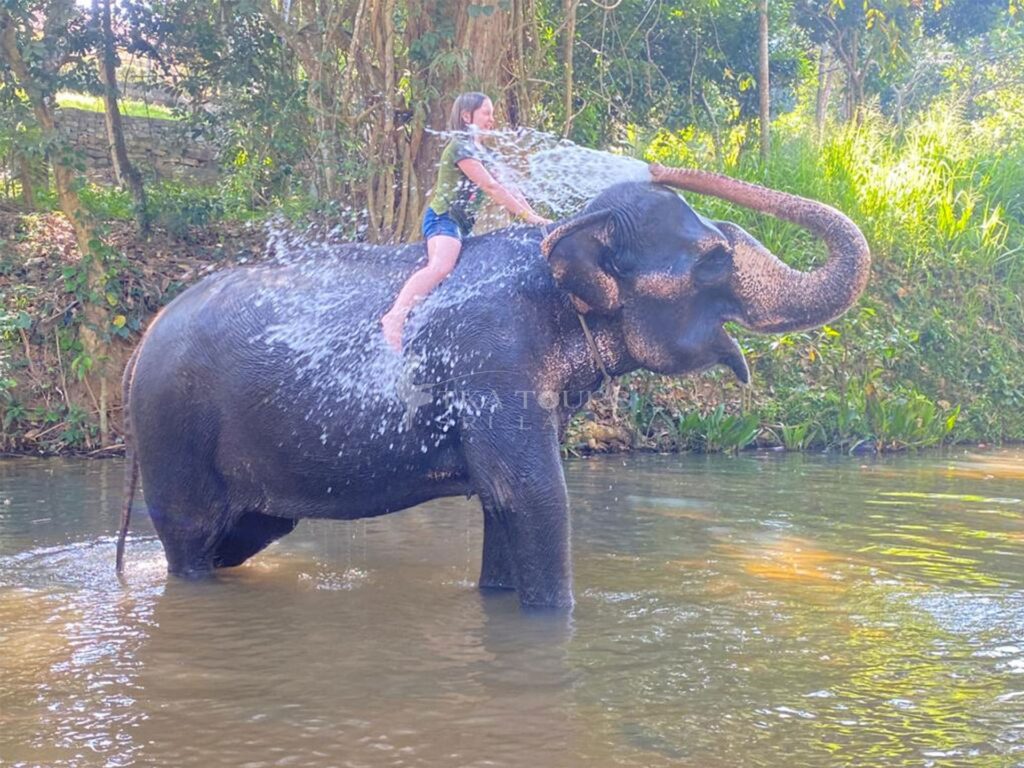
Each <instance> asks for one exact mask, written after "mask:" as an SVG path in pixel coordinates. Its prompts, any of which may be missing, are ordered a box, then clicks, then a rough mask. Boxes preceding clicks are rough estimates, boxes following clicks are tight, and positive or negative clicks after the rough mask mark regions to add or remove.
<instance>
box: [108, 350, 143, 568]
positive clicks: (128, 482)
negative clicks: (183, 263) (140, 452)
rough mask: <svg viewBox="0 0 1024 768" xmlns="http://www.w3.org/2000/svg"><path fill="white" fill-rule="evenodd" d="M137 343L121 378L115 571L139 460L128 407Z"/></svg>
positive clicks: (120, 559) (121, 562)
mask: <svg viewBox="0 0 1024 768" xmlns="http://www.w3.org/2000/svg"><path fill="white" fill-rule="evenodd" d="M140 349H142V344H139V346H137V347H136V348H135V351H134V352H132V356H131V357H130V358H128V364H127V365H126V366H125V368H124V376H123V378H122V379H121V408H122V412H123V413H124V458H125V464H124V494H123V495H124V504H123V506H122V507H121V530H120V531H119V532H118V534H117V558H116V560H115V562H116V565H115V568H116V570H117V573H119V574H120V573H122V572H123V571H124V545H125V541H126V540H127V538H128V525H129V523H131V519H132V502H133V501H134V500H135V486H136V484H137V483H138V480H139V460H138V458H136V456H135V445H134V440H133V439H132V419H131V409H130V408H129V404H130V403H129V398H130V396H131V389H132V379H133V378H134V377H135V363H136V362H137V361H138V358H139V350H140Z"/></svg>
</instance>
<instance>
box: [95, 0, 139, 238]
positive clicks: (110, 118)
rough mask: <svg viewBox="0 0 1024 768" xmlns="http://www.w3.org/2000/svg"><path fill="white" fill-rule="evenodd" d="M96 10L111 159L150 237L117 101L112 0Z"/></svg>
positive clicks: (98, 1)
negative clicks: (100, 43) (100, 42)
mask: <svg viewBox="0 0 1024 768" xmlns="http://www.w3.org/2000/svg"><path fill="white" fill-rule="evenodd" d="M92 11H93V17H94V20H95V23H96V25H97V27H98V28H99V31H100V38H101V40H102V51H101V55H100V57H99V71H100V82H101V83H102V84H103V106H104V112H105V113H106V123H107V139H108V141H109V143H110V159H111V163H112V164H113V166H114V176H115V177H116V178H117V183H118V184H119V185H120V186H121V187H122V188H125V187H127V189H129V190H130V191H131V194H132V200H133V201H134V203H135V223H136V225H137V226H138V229H139V234H140V235H143V236H146V235H148V234H149V212H148V208H147V205H146V188H145V187H144V186H143V185H142V176H141V175H140V174H139V171H138V169H136V168H135V166H134V165H133V164H132V162H131V160H129V158H128V147H127V146H126V144H125V140H124V126H123V124H122V122H121V110H120V108H119V107H118V103H117V61H116V53H115V50H114V30H113V24H112V22H111V11H110V0H93V3H92Z"/></svg>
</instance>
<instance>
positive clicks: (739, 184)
mask: <svg viewBox="0 0 1024 768" xmlns="http://www.w3.org/2000/svg"><path fill="white" fill-rule="evenodd" d="M650 170H651V177H652V180H653V181H654V182H655V183H658V184H665V185H668V186H671V187H676V188H678V189H683V190H687V191H690V192H697V193H699V194H705V195H713V196H715V197H718V198H721V199H723V200H728V201H729V202H731V203H736V204H737V205H741V206H743V207H745V208H752V209H753V210H756V211H760V212H761V213H767V214H770V215H772V216H775V217H776V218H779V219H785V220H786V221H791V222H793V223H794V224H797V225H799V226H801V227H803V228H805V229H807V230H808V231H810V232H811V233H813V234H814V235H816V236H817V237H820V238H821V239H822V240H824V241H825V244H826V245H827V246H828V260H827V261H826V262H825V263H824V264H823V265H821V266H820V267H818V268H816V269H813V270H811V271H809V272H801V271H799V270H796V269H793V268H791V267H789V266H787V265H786V264H784V263H783V262H781V261H780V260H779V259H778V258H776V257H775V256H774V255H773V254H772V253H771V252H770V251H769V250H768V249H767V248H765V247H764V246H763V245H761V243H759V242H758V241H757V240H755V239H754V238H753V237H751V236H750V235H748V234H747V233H746V232H744V231H743V229H741V228H740V227H738V226H736V225H734V224H727V223H726V224H719V225H718V226H719V228H720V229H721V230H722V232H723V234H725V236H726V237H727V238H728V239H729V240H730V242H731V244H732V247H733V273H732V277H731V280H730V284H731V288H732V290H733V293H734V295H735V296H736V297H737V299H738V300H739V302H740V305H741V307H742V309H741V314H740V316H738V317H735V318H731V319H734V320H736V321H737V322H738V323H740V324H741V325H743V326H745V327H747V328H749V329H751V330H753V331H760V332H764V333H778V332H786V331H797V330H804V329H807V328H813V327H815V326H819V325H822V324H824V323H827V322H828V321H830V320H832V319H834V318H836V317H838V316H839V315H841V314H842V313H843V312H845V311H846V310H847V309H849V308H850V307H851V306H852V305H853V303H854V302H855V301H856V300H857V297H858V296H860V294H861V292H862V291H863V290H864V287H865V286H866V285H867V281H868V273H869V271H870V268H871V254H870V252H869V250H868V244H867V241H866V240H865V239H864V235H863V234H861V231H860V230H859V229H858V228H857V225H856V224H854V223H853V222H852V221H850V219H848V218H847V217H846V216H844V215H843V214H842V213H840V212H839V211H837V210H835V209H834V208H832V207H830V206H827V205H825V204H823V203H819V202H815V201H814V200H808V199H806V198H803V197H797V196H796V195H790V194H787V193H785V192H779V191H777V190H772V189H766V188H764V187H760V186H757V185H756V184H749V183H747V182H743V181H737V180H736V179H731V178H729V177H727V176H722V175H719V174H716V173H708V172H705V171H698V170H692V169H682V168H665V167H664V166H661V165H657V164H654V165H651V167H650Z"/></svg>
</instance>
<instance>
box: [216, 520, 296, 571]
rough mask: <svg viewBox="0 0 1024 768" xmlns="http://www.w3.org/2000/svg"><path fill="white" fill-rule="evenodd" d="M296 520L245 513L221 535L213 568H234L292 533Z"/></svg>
mask: <svg viewBox="0 0 1024 768" xmlns="http://www.w3.org/2000/svg"><path fill="white" fill-rule="evenodd" d="M298 524H299V521H298V520H292V519H290V518H287V517H274V516H272V515H265V514H263V513H262V512H246V513H244V514H243V515H242V516H241V517H240V518H239V519H238V520H237V521H236V522H235V524H234V525H232V526H231V528H229V529H228V531H227V533H225V534H224V536H223V538H221V540H220V542H219V543H218V544H217V547H216V549H215V550H214V552H213V567H214V568H233V567H234V566H236V565H241V564H242V563H244V562H245V561H246V560H248V559H249V558H250V557H252V556H253V555H255V554H256V553H257V552H259V551H261V550H263V549H265V548H266V547H268V546H269V545H270V544H272V543H273V542H275V541H277V540H278V539H280V538H281V537H282V536H285V535H287V534H289V533H291V532H292V531H293V530H295V526H296V525H298Z"/></svg>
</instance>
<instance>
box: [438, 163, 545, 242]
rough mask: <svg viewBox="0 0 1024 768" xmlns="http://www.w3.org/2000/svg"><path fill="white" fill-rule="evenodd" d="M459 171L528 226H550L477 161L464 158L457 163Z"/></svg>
mask: <svg viewBox="0 0 1024 768" xmlns="http://www.w3.org/2000/svg"><path fill="white" fill-rule="evenodd" d="M458 166H459V170H460V171H462V172H463V173H464V174H466V178H468V179H469V180H470V181H472V182H473V183H474V184H476V185H477V186H478V187H480V189H482V190H483V191H484V192H486V193H487V195H488V197H490V198H492V199H493V200H494V201H495V202H496V203H498V205H500V206H502V207H503V208H505V210H507V211H508V212H509V213H511V214H512V215H513V216H515V217H517V218H520V219H522V220H523V221H525V222H527V223H529V224H535V225H537V226H543V225H544V224H550V223H551V219H545V218H544V217H543V216H539V215H538V214H537V212H536V211H534V210H533V208H531V207H530V204H529V203H527V202H526V200H523V199H522V198H518V199H517V198H516V196H515V195H513V194H512V193H511V192H509V191H508V190H507V189H505V187H503V186H502V185H501V184H500V183H499V182H498V180H497V179H496V178H494V177H493V176H492V175H491V174H490V172H489V171H488V170H487V169H486V168H484V166H483V164H482V163H481V162H480V161H479V160H473V159H472V158H469V157H467V158H465V159H464V160H459V162H458Z"/></svg>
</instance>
